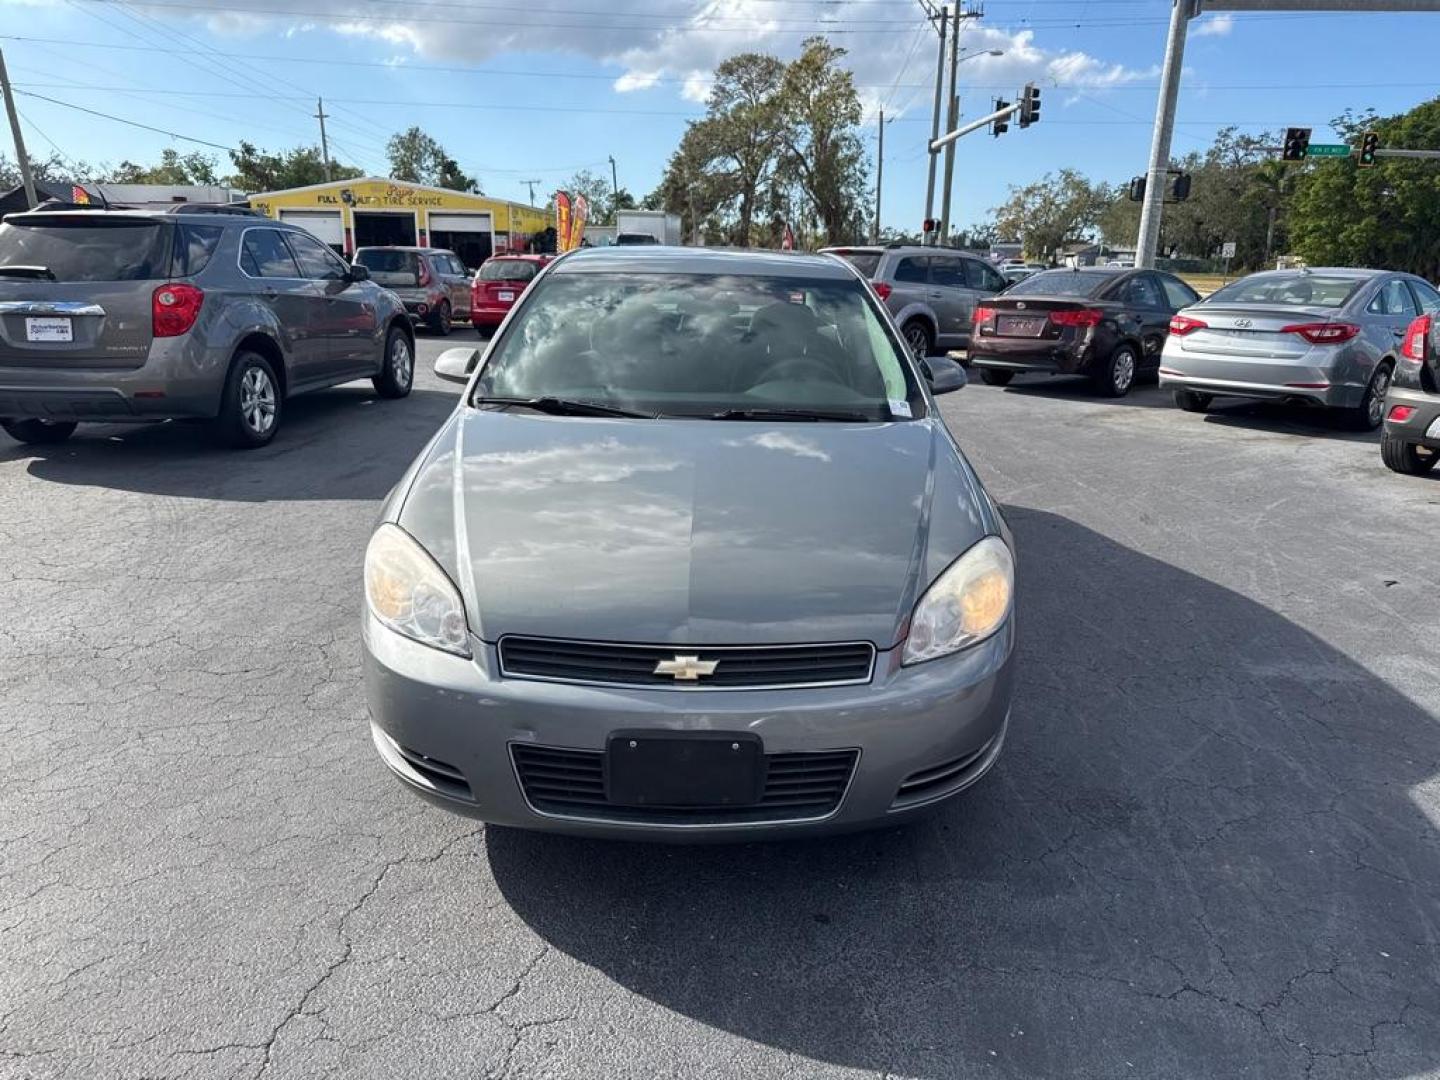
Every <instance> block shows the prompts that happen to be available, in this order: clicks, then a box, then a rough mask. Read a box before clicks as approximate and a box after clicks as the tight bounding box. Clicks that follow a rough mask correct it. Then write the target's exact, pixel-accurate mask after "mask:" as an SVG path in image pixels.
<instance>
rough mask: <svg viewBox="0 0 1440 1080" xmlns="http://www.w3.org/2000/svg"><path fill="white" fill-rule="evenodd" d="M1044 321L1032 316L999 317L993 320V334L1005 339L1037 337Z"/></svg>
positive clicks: (1043, 326) (1043, 325) (1043, 327)
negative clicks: (1000, 335)
mask: <svg viewBox="0 0 1440 1080" xmlns="http://www.w3.org/2000/svg"><path fill="white" fill-rule="evenodd" d="M1044 329H1045V320H1044V319H1037V318H1035V317H1034V316H1033V315H1029V316H1027V315H1001V316H999V317H998V318H997V319H996V320H995V332H996V333H997V334H1002V335H1004V336H1005V337H1039V336H1040V332H1041V331H1042V330H1044Z"/></svg>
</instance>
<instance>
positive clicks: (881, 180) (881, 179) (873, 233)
mask: <svg viewBox="0 0 1440 1080" xmlns="http://www.w3.org/2000/svg"><path fill="white" fill-rule="evenodd" d="M884 186H885V110H884V109H881V110H880V146H879V149H877V150H876V151H875V227H874V228H873V229H871V230H870V242H871V243H872V244H878V243H880V191H881V189H882V188H883V187H884Z"/></svg>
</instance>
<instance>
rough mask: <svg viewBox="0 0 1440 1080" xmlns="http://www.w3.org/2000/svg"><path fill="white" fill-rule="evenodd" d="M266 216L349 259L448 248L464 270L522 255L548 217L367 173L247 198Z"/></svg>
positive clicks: (548, 223)
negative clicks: (380, 248)
mask: <svg viewBox="0 0 1440 1080" xmlns="http://www.w3.org/2000/svg"><path fill="white" fill-rule="evenodd" d="M249 202H250V206H251V207H252V208H253V209H255V210H258V211H259V212H260V213H262V214H265V215H266V216H267V217H271V218H276V219H278V220H280V221H286V222H289V223H290V224H292V225H299V226H300V227H301V228H303V229H308V230H309V231H310V232H311V233H313V234H314V235H316V236H318V237H319V238H320V239H321V240H323V241H324V242H325V243H327V244H329V245H330V246H331V247H332V248H334V250H335V251H336V252H337V253H339V254H341V255H344V256H345V257H346V258H349V257H350V256H351V255H353V254H354V253H355V249H356V248H361V247H373V246H377V245H386V244H401V245H419V246H421V247H438V248H449V249H450V250H451V251H453V252H455V253H456V254H457V255H459V256H460V259H461V261H462V262H464V263H465V265H466V266H467V267H469V268H470V269H472V270H473V269H475V268H476V267H478V266H479V265H480V264H481V263H482V262H484V261H485V260H486V259H488V258H489V257H490V256H491V255H494V254H502V253H504V252H519V251H528V250H530V249H531V245H532V242H533V237H534V235H535V234H536V233H538V232H541V231H543V230H544V229H545V228H546V227H547V226H552V225H554V223H555V218H554V215H552V214H550V213H548V212H546V211H544V210H539V209H536V208H535V207H533V206H525V205H523V204H521V203H513V202H508V201H506V200H504V199H491V198H487V197H486V196H484V195H471V194H468V193H466V192H463V191H451V190H450V189H449V188H438V187H427V186H426V185H424V184H406V183H402V182H400V181H398V180H384V179H381V178H379V177H374V176H367V177H365V178H363V179H357V180H337V181H334V182H331V183H328V184H312V185H310V186H309V187H302V188H291V189H290V190H288V191H270V192H265V193H263V194H260V195H252V196H250V200H249Z"/></svg>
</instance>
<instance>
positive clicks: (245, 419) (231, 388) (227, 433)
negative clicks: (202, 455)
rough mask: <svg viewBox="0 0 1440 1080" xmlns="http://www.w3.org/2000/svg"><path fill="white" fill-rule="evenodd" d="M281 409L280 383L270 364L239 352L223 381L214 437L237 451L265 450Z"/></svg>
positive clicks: (273, 432)
mask: <svg viewBox="0 0 1440 1080" xmlns="http://www.w3.org/2000/svg"><path fill="white" fill-rule="evenodd" d="M283 405H284V402H283V400H282V398H281V394H280V380H279V379H277V378H276V377H275V369H274V368H273V367H271V366H270V361H269V360H267V359H265V357H263V356H261V355H260V354H259V353H254V352H242V353H240V354H239V355H238V356H236V357H235V361H234V363H232V364H231V365H230V374H229V375H228V376H226V379H225V392H224V393H223V394H221V396H220V415H219V416H217V417H216V418H215V425H214V430H215V435H216V437H217V438H218V439H219V440H220V442H221V443H223V444H224V445H226V446H233V447H235V448H236V449H237V450H254V449H256V448H257V447H260V446H264V445H265V444H266V443H268V442H269V441H270V440H271V439H273V438H275V433H276V432H277V431H279V430H280V413H281V409H282V408H283Z"/></svg>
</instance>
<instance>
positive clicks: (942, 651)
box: [904, 536, 1015, 664]
mask: <svg viewBox="0 0 1440 1080" xmlns="http://www.w3.org/2000/svg"><path fill="white" fill-rule="evenodd" d="M1014 597H1015V557H1014V556H1013V555H1011V554H1010V549H1009V548H1008V547H1006V546H1005V541H1003V540H1001V539H1000V538H999V537H998V536H987V537H985V539H984V540H981V541H980V542H979V543H978V544H976V545H975V546H974V547H972V548H971V549H970V550H969V551H967V552H965V554H964V555H961V556H960V558H958V559H956V560H955V561H954V562H953V563H951V564H950V566H949V567H948V568H947V569H946V570H945V572H944V573H943V574H941V575H940V576H939V577H938V578H936V579H935V581H934V582H933V583H932V584H931V586H930V588H928V589H926V590H925V595H924V596H922V597H921V598H920V602H919V603H918V604H916V605H915V614H914V615H912V616H911V617H910V636H909V637H908V638H906V639H905V659H904V662H905V663H907V664H918V663H920V662H921V661H923V660H934V659H935V658H936V657H937V656H946V655H948V654H949V653H953V652H957V651H959V650H960V649H963V648H966V647H967V646H970V645H974V644H975V643H976V642H977V641H984V640H985V639H986V638H987V637H989V636H990V635H991V634H993V633H995V631H996V630H998V629H1000V626H1001V624H1003V623H1004V622H1005V617H1006V616H1007V615H1009V614H1010V608H1011V605H1012V603H1013V602H1014Z"/></svg>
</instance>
